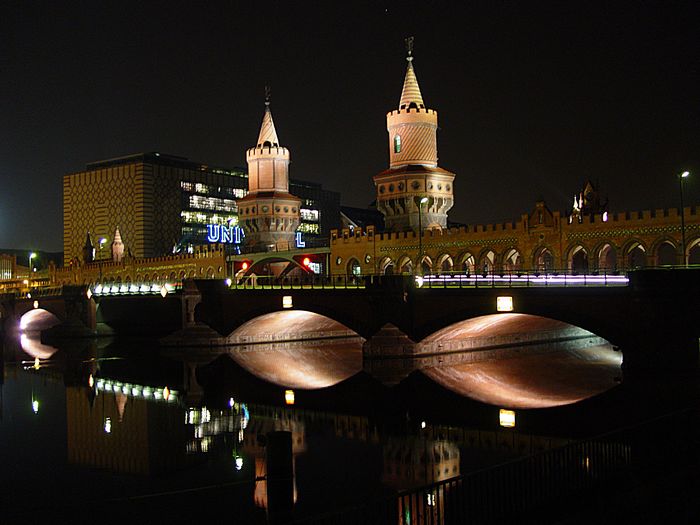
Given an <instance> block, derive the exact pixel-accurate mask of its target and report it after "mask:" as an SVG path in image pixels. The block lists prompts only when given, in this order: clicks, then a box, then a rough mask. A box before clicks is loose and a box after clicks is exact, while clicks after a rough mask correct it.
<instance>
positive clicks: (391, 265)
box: [346, 238, 700, 277]
mask: <svg viewBox="0 0 700 525" xmlns="http://www.w3.org/2000/svg"><path fill="white" fill-rule="evenodd" d="M680 251H681V250H680V247H679V246H676V244H675V243H674V242H673V241H672V240H670V239H664V240H662V241H660V242H657V243H656V245H654V246H653V247H652V248H651V249H650V248H648V247H647V246H645V245H644V244H643V243H642V242H640V241H631V242H629V243H627V244H626V245H624V246H623V247H621V248H620V247H616V246H614V245H613V244H611V243H605V244H603V245H601V246H599V247H598V248H596V249H594V250H589V249H587V248H585V247H584V246H582V245H574V246H573V247H571V248H569V250H568V251H567V254H566V268H557V266H556V262H555V261H556V259H555V257H554V254H553V250H551V249H550V248H548V247H546V246H542V247H540V248H538V249H537V250H536V251H535V252H534V254H533V257H532V265H531V267H530V268H531V269H532V270H534V271H540V272H550V271H556V270H564V269H565V270H569V271H572V272H575V273H586V272H590V271H598V272H601V271H610V272H612V271H616V270H618V269H623V270H627V269H635V268H644V267H648V266H666V265H678V264H682V260H683V257H682V255H681V253H680ZM686 253H687V255H688V264H700V238H698V239H695V240H693V241H692V242H690V243H689V244H688V246H687V248H686ZM414 264H415V262H414V260H412V259H411V258H410V257H409V256H407V255H404V256H401V257H399V258H398V259H392V258H391V257H384V258H383V259H381V260H380V261H379V264H378V268H377V269H378V272H379V273H381V274H383V275H391V274H412V273H414V271H413V270H414ZM420 264H421V266H422V271H423V273H424V274H428V273H450V272H453V273H466V274H475V273H492V272H495V271H500V272H505V273H513V272H519V271H522V270H524V264H523V256H522V254H521V253H520V251H519V250H518V249H517V248H510V249H508V250H506V251H505V252H504V253H503V255H502V257H499V256H498V255H497V254H496V252H495V251H494V250H491V249H487V250H484V251H483V252H482V253H480V254H479V255H478V256H475V255H473V254H471V253H469V252H466V253H463V254H461V255H460V256H459V257H457V258H456V259H455V258H453V257H452V256H451V255H450V254H446V253H445V254H442V255H440V256H439V257H438V258H437V259H435V260H433V259H432V258H431V257H430V256H428V255H425V256H423V258H422V260H421V263H420ZM346 273H347V275H348V276H354V277H357V276H359V275H361V273H362V267H361V265H360V262H359V261H358V260H357V259H355V258H351V259H350V260H349V261H348V263H347V267H346Z"/></svg>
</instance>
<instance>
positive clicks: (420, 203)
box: [418, 197, 428, 275]
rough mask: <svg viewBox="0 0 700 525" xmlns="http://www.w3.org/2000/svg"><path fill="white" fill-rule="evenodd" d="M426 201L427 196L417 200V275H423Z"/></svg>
mask: <svg viewBox="0 0 700 525" xmlns="http://www.w3.org/2000/svg"><path fill="white" fill-rule="evenodd" d="M426 202H428V197H421V199H420V200H419V201H418V275H423V204H425V203H426Z"/></svg>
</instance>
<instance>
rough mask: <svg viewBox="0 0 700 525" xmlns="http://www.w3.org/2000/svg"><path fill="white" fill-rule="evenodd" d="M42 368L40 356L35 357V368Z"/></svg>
mask: <svg viewBox="0 0 700 525" xmlns="http://www.w3.org/2000/svg"><path fill="white" fill-rule="evenodd" d="M39 368H41V361H40V360H39V358H38V357H35V358H34V370H39Z"/></svg>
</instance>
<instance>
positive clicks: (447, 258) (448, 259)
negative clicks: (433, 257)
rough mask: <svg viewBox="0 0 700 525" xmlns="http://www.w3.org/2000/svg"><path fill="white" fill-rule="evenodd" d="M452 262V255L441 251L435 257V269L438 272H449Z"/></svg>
mask: <svg viewBox="0 0 700 525" xmlns="http://www.w3.org/2000/svg"><path fill="white" fill-rule="evenodd" d="M453 266H454V263H453V261H452V256H451V255H450V254H449V253H443V254H441V255H440V256H438V258H437V270H438V271H439V272H440V273H450V272H451V271H452V268H453Z"/></svg>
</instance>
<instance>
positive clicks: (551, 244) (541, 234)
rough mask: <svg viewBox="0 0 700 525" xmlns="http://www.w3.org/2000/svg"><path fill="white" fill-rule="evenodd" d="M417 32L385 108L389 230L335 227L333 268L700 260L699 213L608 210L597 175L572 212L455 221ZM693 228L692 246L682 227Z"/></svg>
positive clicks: (355, 271)
mask: <svg viewBox="0 0 700 525" xmlns="http://www.w3.org/2000/svg"><path fill="white" fill-rule="evenodd" d="M410 47H411V46H410V42H409V55H408V59H407V60H408V67H407V70H406V76H405V79H404V85H403V91H402V93H401V100H400V102H399V109H398V110H394V111H391V112H390V113H388V114H387V130H388V132H389V159H390V162H389V169H387V170H385V171H383V172H381V173H379V174H378V175H375V176H374V184H375V186H376V189H377V209H378V210H379V211H381V212H382V214H383V215H384V219H385V231H384V232H383V233H379V232H378V230H377V228H375V226H372V225H366V226H365V227H364V228H359V227H353V226H352V225H350V227H347V228H342V229H340V230H333V231H331V254H330V271H329V273H330V274H332V275H348V276H360V275H365V274H390V273H403V274H406V273H409V274H411V273H430V272H433V273H445V272H458V273H470V274H475V273H480V274H481V273H494V272H501V273H507V272H518V271H527V270H531V271H539V272H549V271H555V270H559V271H561V270H567V271H574V272H581V273H583V272H588V271H598V272H606V271H616V270H618V269H620V270H624V269H631V268H636V267H644V266H663V265H678V264H683V263H684V261H685V262H688V263H690V264H700V214H699V213H698V210H697V208H696V207H694V206H693V207H686V208H685V209H684V216H683V218H684V222H685V224H684V228H683V226H682V221H681V216H680V214H679V211H678V210H677V209H675V208H671V209H665V210H662V209H659V210H645V211H642V212H637V211H633V212H622V213H611V212H608V204H607V201H606V202H604V203H603V202H601V200H600V197H599V195H598V193H597V191H596V190H595V188H594V187H593V185H592V184H591V183H590V182H589V183H587V184H586V186H585V187H584V189H583V191H582V192H580V194H577V195H576V196H575V197H574V206H573V208H572V211H571V215H570V216H568V217H567V216H562V215H561V213H560V212H558V211H554V212H552V211H551V210H550V209H549V208H548V207H547V205H546V204H545V203H544V202H537V203H536V204H535V207H534V209H532V211H531V212H530V213H527V214H523V215H521V217H520V218H519V219H518V220H515V221H511V222H506V223H499V224H486V225H469V226H461V227H458V228H448V227H447V212H448V211H449V209H450V208H451V207H452V205H453V186H452V183H453V180H454V175H453V174H452V173H450V172H447V171H445V170H443V169H442V168H439V167H438V165H437V159H438V156H437V140H436V129H437V112H435V111H434V110H432V109H427V108H426V106H425V104H424V102H423V97H422V94H421V91H420V88H419V87H418V81H417V79H416V75H415V71H414V69H413V57H412V56H411V49H410ZM683 230H684V231H685V238H686V243H685V253H683V249H682V237H683V235H682V233H683Z"/></svg>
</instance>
